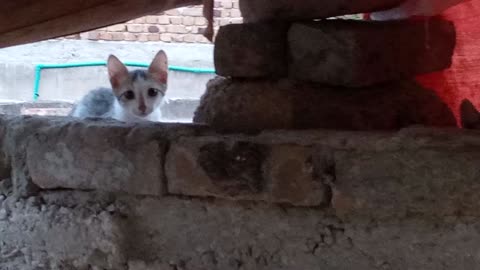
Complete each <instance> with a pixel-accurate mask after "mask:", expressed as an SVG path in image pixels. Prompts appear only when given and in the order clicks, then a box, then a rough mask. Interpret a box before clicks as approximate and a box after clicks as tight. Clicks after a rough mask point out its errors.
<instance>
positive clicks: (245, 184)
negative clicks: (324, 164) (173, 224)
mask: <svg viewBox="0 0 480 270" xmlns="http://www.w3.org/2000/svg"><path fill="white" fill-rule="evenodd" d="M312 154H313V153H312V150H311V149H310V148H308V147H305V146H300V145H290V144H279V145H275V144H268V143H259V142H255V141H248V140H242V139H241V138H222V137H199V138H183V139H181V140H180V141H178V142H177V143H174V144H173V145H172V146H171V148H170V151H169V152H168V154H167V160H166V165H165V166H166V176H167V183H168V192H169V193H170V194H178V195H188V196H200V197H212V196H213V197H220V198H227V199H234V200H261V201H267V202H272V203H287V204H292V205H301V206H318V205H321V204H322V203H323V202H324V201H325V189H324V186H323V184H322V183H321V181H320V180H319V179H317V178H316V175H317V174H315V173H314V168H313V163H312Z"/></svg>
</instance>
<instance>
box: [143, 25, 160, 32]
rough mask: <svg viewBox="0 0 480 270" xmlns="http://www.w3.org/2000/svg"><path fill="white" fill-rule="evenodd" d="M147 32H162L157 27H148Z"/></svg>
mask: <svg viewBox="0 0 480 270" xmlns="http://www.w3.org/2000/svg"><path fill="white" fill-rule="evenodd" d="M145 32H149V33H158V32H160V29H159V28H158V26H156V25H148V26H147V31H145Z"/></svg>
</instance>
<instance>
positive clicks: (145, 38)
mask: <svg viewBox="0 0 480 270" xmlns="http://www.w3.org/2000/svg"><path fill="white" fill-rule="evenodd" d="M137 40H138V41H142V42H145V41H148V34H144V33H141V34H137Z"/></svg>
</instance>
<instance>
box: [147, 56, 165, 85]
mask: <svg viewBox="0 0 480 270" xmlns="http://www.w3.org/2000/svg"><path fill="white" fill-rule="evenodd" d="M148 73H150V75H152V77H153V79H154V80H156V81H157V82H158V83H162V84H167V78H168V59H167V54H165V52H164V51H163V50H161V51H159V52H158V53H157V55H155V57H154V58H153V60H152V63H151V64H150V66H149V67H148Z"/></svg>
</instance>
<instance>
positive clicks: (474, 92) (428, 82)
mask: <svg viewBox="0 0 480 270" xmlns="http://www.w3.org/2000/svg"><path fill="white" fill-rule="evenodd" d="M442 16H443V17H445V18H446V19H448V20H451V21H453V22H454V23H455V27H456V31H457V45H456V48H455V53H454V56H453V63H452V67H451V68H450V69H448V70H445V71H442V72H437V73H433V74H427V75H422V76H418V81H419V82H420V83H421V84H422V85H424V86H426V87H428V88H430V89H433V90H434V91H435V92H437V93H438V95H439V96H440V97H441V98H442V99H443V100H444V101H445V102H446V103H447V104H448V106H449V107H450V108H451V110H452V111H453V113H454V114H455V117H456V118H457V120H459V107H460V103H461V102H462V100H463V99H468V100H470V101H471V102H472V103H473V104H474V105H475V106H476V107H477V109H480V1H478V0H473V1H468V2H465V3H463V4H460V5H458V6H455V7H453V8H451V9H449V10H447V11H446V12H445V13H444V14H443V15H442Z"/></svg>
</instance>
